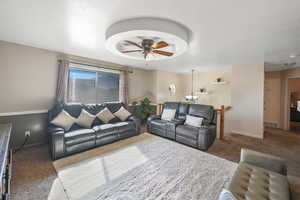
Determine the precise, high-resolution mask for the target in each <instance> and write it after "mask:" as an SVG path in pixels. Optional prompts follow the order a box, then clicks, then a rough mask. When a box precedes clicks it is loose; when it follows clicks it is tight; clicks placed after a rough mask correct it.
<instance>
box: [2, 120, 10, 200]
mask: <svg viewBox="0 0 300 200" xmlns="http://www.w3.org/2000/svg"><path fill="white" fill-rule="evenodd" d="M11 128H12V126H11V124H0V180H1V183H0V192H1V193H0V194H1V196H0V199H1V200H8V199H10V183H11V179H12V151H11V150H10V148H9V142H10V134H11Z"/></svg>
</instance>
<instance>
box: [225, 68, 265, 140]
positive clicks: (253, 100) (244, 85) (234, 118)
mask: <svg viewBox="0 0 300 200" xmlns="http://www.w3.org/2000/svg"><path fill="white" fill-rule="evenodd" d="M263 95H264V64H263V63H259V64H253V65H239V66H233V68H232V82H231V104H232V109H231V111H229V112H228V115H227V117H228V120H230V130H231V131H232V132H234V133H239V134H242V135H248V136H252V137H258V138H263V131H264V128H263V101H264V99H263V98H264V97H263Z"/></svg>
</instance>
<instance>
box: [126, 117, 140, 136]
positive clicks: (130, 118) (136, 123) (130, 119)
mask: <svg viewBox="0 0 300 200" xmlns="http://www.w3.org/2000/svg"><path fill="white" fill-rule="evenodd" d="M128 121H133V122H134V124H135V129H136V134H139V133H140V128H141V120H140V119H139V118H137V117H136V116H134V115H132V116H131V117H129V118H128Z"/></svg>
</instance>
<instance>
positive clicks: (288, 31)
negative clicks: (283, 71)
mask: <svg viewBox="0 0 300 200" xmlns="http://www.w3.org/2000/svg"><path fill="white" fill-rule="evenodd" d="M299 8H300V1H299V0H248V1H245V0H244V1H239V0H226V1H220V0H188V1H183V0H164V1H161V0H160V1H158V0H154V1H148V0H147V1H146V0H23V1H22V0H0V40H4V41H9V42H15V43H20V44H25V45H29V46H34V47H39V48H45V49H50V50H55V51H60V52H65V53H69V54H74V55H79V56H85V57H90V58H95V59H100V60H105V61H110V62H115V63H120V64H123V65H130V66H134V67H142V68H150V69H161V70H166V71H177V72H187V71H190V70H191V69H192V68H195V69H197V70H199V71H219V70H226V69H228V68H229V67H231V66H232V65H235V64H250V63H256V62H264V61H266V62H287V61H288V62H290V60H293V62H294V61H295V60H297V59H298V62H299V64H300V58H299V57H298V58H294V59H289V57H288V56H289V55H290V54H300V37H299V36H300V12H299ZM134 17H159V18H166V19H171V20H174V21H176V22H178V23H180V24H182V25H184V26H186V27H187V28H188V29H189V30H190V32H191V35H190V43H189V49H188V51H187V52H186V53H185V54H183V55H181V56H179V57H176V58H174V59H171V60H164V61H151V62H148V63H147V64H146V63H145V61H138V60H130V59H127V58H122V57H118V56H115V55H113V54H112V53H110V52H109V51H108V50H106V49H105V31H106V29H107V28H108V27H109V26H110V25H111V24H113V23H115V22H117V21H119V20H123V19H128V18H134Z"/></svg>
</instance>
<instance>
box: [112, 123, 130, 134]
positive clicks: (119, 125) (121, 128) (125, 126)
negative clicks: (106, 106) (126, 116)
mask: <svg viewBox="0 0 300 200" xmlns="http://www.w3.org/2000/svg"><path fill="white" fill-rule="evenodd" d="M113 126H114V127H116V128H117V129H118V131H119V132H124V131H128V130H131V129H132V130H134V129H135V124H134V122H132V121H127V122H118V123H114V124H113Z"/></svg>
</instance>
